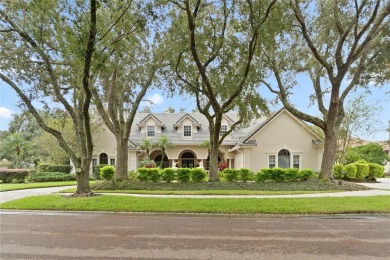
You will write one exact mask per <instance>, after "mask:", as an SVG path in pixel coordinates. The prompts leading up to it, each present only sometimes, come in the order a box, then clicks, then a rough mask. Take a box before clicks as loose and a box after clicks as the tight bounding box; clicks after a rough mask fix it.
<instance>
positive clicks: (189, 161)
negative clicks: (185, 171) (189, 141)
mask: <svg viewBox="0 0 390 260" xmlns="http://www.w3.org/2000/svg"><path fill="white" fill-rule="evenodd" d="M180 167H182V168H194V167H195V155H194V154H193V153H191V152H185V153H183V154H182V155H181V165H180Z"/></svg>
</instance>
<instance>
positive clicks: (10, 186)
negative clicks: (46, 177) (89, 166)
mask: <svg viewBox="0 0 390 260" xmlns="http://www.w3.org/2000/svg"><path fill="white" fill-rule="evenodd" d="M76 184H77V182H76V181H59V182H38V183H1V184H0V191H9V190H24V189H34V188H46V187H59V186H69V185H76Z"/></svg>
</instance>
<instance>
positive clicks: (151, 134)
mask: <svg viewBox="0 0 390 260" xmlns="http://www.w3.org/2000/svg"><path fill="white" fill-rule="evenodd" d="M146 136H148V137H154V136H156V132H155V127H154V125H148V126H147V129H146Z"/></svg>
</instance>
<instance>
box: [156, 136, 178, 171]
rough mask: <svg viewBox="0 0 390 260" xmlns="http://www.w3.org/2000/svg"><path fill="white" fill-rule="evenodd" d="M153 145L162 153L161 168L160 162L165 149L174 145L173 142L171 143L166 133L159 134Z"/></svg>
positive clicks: (163, 156)
mask: <svg viewBox="0 0 390 260" xmlns="http://www.w3.org/2000/svg"><path fill="white" fill-rule="evenodd" d="M155 147H158V148H160V149H161V153H162V154H161V162H160V168H162V164H163V161H164V158H165V150H166V149H171V148H173V147H175V144H174V143H172V142H171V141H170V140H169V138H168V137H167V136H166V135H161V136H160V138H158V139H157V141H156V143H155Z"/></svg>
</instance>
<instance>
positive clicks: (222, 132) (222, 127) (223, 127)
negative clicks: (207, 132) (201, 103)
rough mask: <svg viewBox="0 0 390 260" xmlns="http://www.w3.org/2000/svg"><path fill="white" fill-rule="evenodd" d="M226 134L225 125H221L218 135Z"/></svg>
mask: <svg viewBox="0 0 390 260" xmlns="http://www.w3.org/2000/svg"><path fill="white" fill-rule="evenodd" d="M226 132H227V125H221V131H219V134H220V135H224V134H225V133H226Z"/></svg>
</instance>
